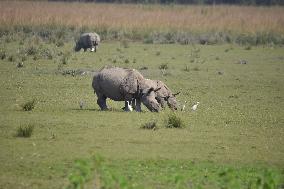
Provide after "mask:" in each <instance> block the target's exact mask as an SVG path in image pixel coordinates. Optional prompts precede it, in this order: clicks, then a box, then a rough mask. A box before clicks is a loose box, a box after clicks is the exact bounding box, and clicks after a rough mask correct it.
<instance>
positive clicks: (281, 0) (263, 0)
mask: <svg viewBox="0 0 284 189" xmlns="http://www.w3.org/2000/svg"><path fill="white" fill-rule="evenodd" d="M49 1H65V2H74V1H77V2H100V3H145V4H148V3H149V4H192V5H195V4H197V5H198V4H199V5H214V4H216V5H218V4H228V5H265V6H271V5H284V0H49Z"/></svg>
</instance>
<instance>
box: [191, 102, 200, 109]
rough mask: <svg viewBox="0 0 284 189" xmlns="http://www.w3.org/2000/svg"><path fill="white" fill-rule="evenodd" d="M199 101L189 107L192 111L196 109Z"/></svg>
mask: <svg viewBox="0 0 284 189" xmlns="http://www.w3.org/2000/svg"><path fill="white" fill-rule="evenodd" d="M198 104H199V102H196V104H194V105H193V106H192V107H191V109H192V111H195V110H196V109H197V106H198Z"/></svg>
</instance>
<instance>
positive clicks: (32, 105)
mask: <svg viewBox="0 0 284 189" xmlns="http://www.w3.org/2000/svg"><path fill="white" fill-rule="evenodd" d="M35 104H36V100H35V99H33V100H31V101H28V102H26V103H24V104H23V105H22V108H23V110H24V111H32V110H33V109H34V108H35Z"/></svg>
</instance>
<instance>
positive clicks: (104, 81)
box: [93, 68, 127, 101]
mask: <svg viewBox="0 0 284 189" xmlns="http://www.w3.org/2000/svg"><path fill="white" fill-rule="evenodd" d="M126 76H127V72H126V70H124V69H122V68H106V69H102V70H101V71H100V72H99V73H98V74H96V75H95V76H94V80H93V88H94V90H95V91H96V92H97V93H100V94H103V95H105V96H106V97H108V98H110V99H112V100H116V101H122V100H124V96H123V94H122V93H121V91H120V90H121V89H120V86H121V83H122V82H123V79H124V78H125V77H126Z"/></svg>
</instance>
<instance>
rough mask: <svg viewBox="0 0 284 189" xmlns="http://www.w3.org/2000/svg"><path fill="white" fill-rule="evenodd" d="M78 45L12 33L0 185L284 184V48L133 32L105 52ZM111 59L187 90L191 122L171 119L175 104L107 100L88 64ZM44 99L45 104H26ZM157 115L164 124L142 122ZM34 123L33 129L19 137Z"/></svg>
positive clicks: (5, 68)
mask: <svg viewBox="0 0 284 189" xmlns="http://www.w3.org/2000/svg"><path fill="white" fill-rule="evenodd" d="M31 44H33V45H31ZM72 48H73V43H71V42H68V43H65V44H64V45H63V46H61V47H56V45H55V44H53V43H46V42H44V41H41V40H39V39H34V38H31V39H25V40H22V41H11V42H6V43H5V44H2V49H1V53H0V55H1V56H0V57H1V59H2V60H0V72H1V73H0V82H1V85H0V86H1V90H0V102H1V106H0V122H1V124H0V131H1V132H0V144H1V148H0V167H1V168H0V188H66V187H68V186H69V188H76V187H74V186H75V184H78V183H79V185H80V183H81V184H82V183H86V187H87V188H94V185H96V186H97V187H98V186H101V187H104V188H210V189H211V188H216V189H217V188H265V187H267V186H269V187H270V188H281V187H283V183H284V175H283V172H284V170H283V167H284V147H283V146H284V141H283V140H284V139H283V136H284V128H283V125H284V119H283V117H284V112H283V107H284V100H283V94H284V88H283V83H284V76H283V69H284V66H283V65H284V64H283V63H284V56H283V53H284V50H283V47H277V46H276V47H268V46H265V47H251V46H248V47H247V46H238V45H216V46H208V45H178V44H170V45H159V44H142V43H132V42H127V41H122V42H105V43H102V45H101V46H100V48H99V49H98V52H97V53H90V52H86V53H84V52H79V53H74V52H73V51H71V49H72ZM241 60H245V61H246V64H240V63H241V62H242V61H241ZM21 62H23V65H21V64H19V63H21ZM104 65H115V66H120V67H128V68H135V69H138V70H140V72H141V73H143V75H144V76H145V77H147V78H151V79H159V80H162V81H164V82H165V83H166V84H167V85H168V86H169V87H170V88H171V89H172V90H173V91H174V92H177V91H181V94H180V95H179V96H178V97H177V99H178V100H179V101H180V103H181V104H182V103H184V101H185V100H186V101H187V104H186V109H185V111H184V112H181V111H178V112H176V113H175V114H176V116H177V117H179V118H181V119H182V121H183V122H184V124H185V127H184V128H180V129H168V128H165V122H166V121H167V119H168V117H169V115H171V114H173V113H172V112H171V111H170V110H169V109H166V110H164V111H162V112H160V113H151V112H149V111H147V110H146V108H145V107H143V112H142V113H136V112H129V113H127V112H123V111H122V110H121V108H122V107H123V103H122V102H114V101H108V102H107V103H108V104H109V106H111V107H112V110H111V111H106V112H102V111H100V110H99V107H98V105H97V104H96V97H95V95H94V94H93V90H92V88H91V81H92V77H91V74H88V73H89V72H91V71H96V70H99V69H100V68H101V67H103V66H104ZM160 67H164V68H165V67H167V69H165V70H161V69H160ZM83 71H85V72H86V73H87V74H85V75H82V74H81V73H82V72H83ZM33 99H34V100H35V102H36V103H35V106H34V109H33V110H32V111H24V110H23V108H22V105H23V104H24V103H26V102H30V101H31V100H33ZM80 101H83V102H84V107H83V109H80V107H79V102H80ZM196 101H199V102H200V105H199V107H198V109H197V111H195V112H192V111H191V110H190V107H191V106H192V105H193V104H194V103H195V102H196ZM151 121H153V122H156V123H157V129H155V130H147V129H141V126H142V125H143V124H145V123H148V122H151ZM27 126H31V127H32V128H33V132H32V135H31V137H26V138H24V137H17V134H19V127H22V128H25V127H27ZM99 157H102V158H103V160H97V159H99ZM94 158H95V159H96V160H94ZM75 160H77V161H75ZM78 160H79V161H78ZM72 183H73V184H74V185H72Z"/></svg>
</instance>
